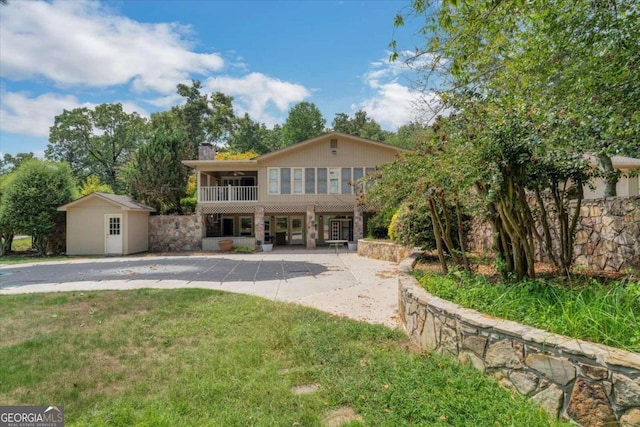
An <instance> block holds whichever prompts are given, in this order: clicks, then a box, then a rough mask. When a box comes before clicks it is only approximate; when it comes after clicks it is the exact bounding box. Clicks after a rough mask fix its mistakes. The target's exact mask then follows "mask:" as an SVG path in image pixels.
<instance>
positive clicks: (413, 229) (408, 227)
mask: <svg viewBox="0 0 640 427" xmlns="http://www.w3.org/2000/svg"><path fill="white" fill-rule="evenodd" d="M389 237H390V238H391V239H392V240H393V241H394V242H396V243H399V244H401V245H404V246H410V247H412V246H419V247H421V248H423V249H434V248H435V246H436V240H435V237H434V236H433V228H432V226H431V216H430V215H429V208H428V207H427V205H426V203H425V202H418V203H403V204H402V206H400V208H399V209H398V211H397V212H396V214H395V215H394V216H393V218H392V219H391V224H389Z"/></svg>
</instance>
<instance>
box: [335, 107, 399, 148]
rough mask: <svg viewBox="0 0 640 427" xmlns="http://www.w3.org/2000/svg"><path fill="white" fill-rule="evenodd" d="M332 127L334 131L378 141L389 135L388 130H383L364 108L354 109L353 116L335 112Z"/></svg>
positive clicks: (382, 140)
mask: <svg viewBox="0 0 640 427" xmlns="http://www.w3.org/2000/svg"><path fill="white" fill-rule="evenodd" d="M332 127H333V130H334V131H336V132H342V133H347V134H349V135H354V136H359V137H361V138H366V139H370V140H372V141H379V142H384V141H385V140H386V139H387V138H388V137H389V135H390V132H387V131H384V130H383V129H382V127H381V126H380V125H379V124H378V123H377V122H376V121H375V120H373V119H372V118H370V117H367V112H366V111H364V110H358V111H356V114H355V115H354V117H353V118H350V117H349V115H348V114H345V113H337V114H336V116H335V117H334V119H333V123H332Z"/></svg>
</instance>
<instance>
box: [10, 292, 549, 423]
mask: <svg viewBox="0 0 640 427" xmlns="http://www.w3.org/2000/svg"><path fill="white" fill-rule="evenodd" d="M0 336H1V337H2V340H1V341H0V366H1V368H2V369H0V402H3V404H5V405H9V404H39V405H49V404H63V405H65V412H66V415H65V421H66V423H67V425H69V426H72V425H73V426H75V425H91V426H105V425H113V426H130V425H142V426H176V425H184V426H190V425H207V426H225V427H226V426H249V425H250V426H292V425H298V426H319V425H323V417H325V414H326V413H327V411H328V410H330V409H335V408H341V407H349V408H351V409H352V410H354V411H355V412H356V413H357V414H359V415H360V416H361V417H362V420H361V421H357V420H353V421H351V422H350V423H349V424H348V425H349V426H352V427H353V426H358V425H360V426H361V425H366V426H394V427H395V426H402V425H422V426H434V425H435V426H473V427H476V426H489V425H491V426H522V425H526V426H533V427H535V426H548V425H561V424H560V423H556V422H555V421H553V422H552V421H549V420H548V418H547V417H546V415H545V414H544V413H543V412H542V411H541V410H540V409H539V408H537V407H536V406H534V404H533V403H532V402H528V401H526V400H525V399H524V398H522V397H521V396H518V395H514V394H511V393H510V392H508V391H506V390H504V389H502V388H500V387H499V386H497V384H496V383H495V380H493V379H491V378H488V377H485V376H484V375H483V374H481V373H480V372H478V371H476V370H474V369H473V368H471V367H469V366H461V365H459V364H458V363H457V362H455V361H454V360H452V359H447V358H444V357H441V356H438V355H429V354H418V353H416V352H413V351H411V350H409V345H408V342H407V340H406V338H405V337H404V335H402V334H401V333H400V332H398V331H395V330H392V329H389V328H386V327H383V326H377V325H369V324H363V323H358V322H355V321H351V320H347V319H342V318H336V317H332V316H330V315H328V314H325V313H322V312H319V311H316V310H312V309H309V308H303V307H299V306H295V305H291V304H282V303H275V302H271V301H267V300H263V299H259V298H256V297H249V296H244V295H236V294H227V293H222V292H215V291H208V290H192V289H187V290H137V291H122V292H90V293H60V294H44V295H21V296H3V297H1V298H0ZM309 383H317V384H319V385H320V389H319V391H317V392H315V393H312V394H306V395H296V394H295V393H293V391H292V388H293V387H294V386H297V385H303V384H309Z"/></svg>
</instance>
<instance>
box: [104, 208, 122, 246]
mask: <svg viewBox="0 0 640 427" xmlns="http://www.w3.org/2000/svg"><path fill="white" fill-rule="evenodd" d="M104 227H105V234H106V237H105V253H106V254H109V255H122V214H107V215H105V216H104Z"/></svg>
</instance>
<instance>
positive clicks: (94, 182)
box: [80, 175, 113, 197]
mask: <svg viewBox="0 0 640 427" xmlns="http://www.w3.org/2000/svg"><path fill="white" fill-rule="evenodd" d="M91 193H109V194H113V188H111V187H110V186H108V185H107V184H103V183H102V182H100V178H98V177H97V176H95V175H89V176H88V177H87V180H86V181H85V182H84V184H82V186H81V187H80V196H81V197H84V196H88V195H89V194H91Z"/></svg>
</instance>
